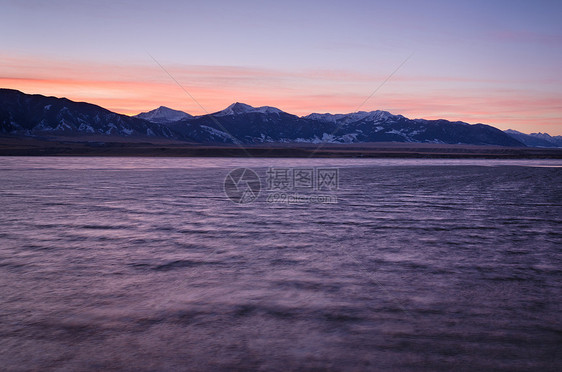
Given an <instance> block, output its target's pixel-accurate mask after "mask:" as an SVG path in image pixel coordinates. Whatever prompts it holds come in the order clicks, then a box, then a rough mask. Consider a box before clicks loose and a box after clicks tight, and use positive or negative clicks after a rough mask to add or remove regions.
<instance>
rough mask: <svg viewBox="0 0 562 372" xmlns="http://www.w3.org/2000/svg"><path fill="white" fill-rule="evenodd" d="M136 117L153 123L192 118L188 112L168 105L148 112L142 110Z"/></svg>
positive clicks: (173, 121)
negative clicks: (173, 108)
mask: <svg viewBox="0 0 562 372" xmlns="http://www.w3.org/2000/svg"><path fill="white" fill-rule="evenodd" d="M134 117H136V118H139V119H144V120H148V121H150V122H151V123H159V124H164V123H175V122H177V121H180V120H185V119H189V118H192V117H193V116H191V115H189V114H188V113H187V112H183V111H178V110H172V109H171V108H168V107H166V106H160V107H158V108H157V109H154V110H152V111H148V112H142V113H140V114H138V115H135V116H134Z"/></svg>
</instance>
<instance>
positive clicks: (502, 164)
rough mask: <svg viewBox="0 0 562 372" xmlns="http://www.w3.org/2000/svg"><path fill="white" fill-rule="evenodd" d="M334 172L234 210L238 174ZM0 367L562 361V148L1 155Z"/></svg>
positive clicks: (539, 364)
mask: <svg viewBox="0 0 562 372" xmlns="http://www.w3.org/2000/svg"><path fill="white" fill-rule="evenodd" d="M297 166H298V167H332V168H339V189H338V190H336V191H335V194H337V200H338V202H337V203H335V204H319V203H306V204H297V205H291V204H283V203H271V202H267V201H266V194H265V190H263V191H262V194H260V196H259V197H258V199H257V200H256V201H254V202H253V203H249V204H243V205H238V204H235V203H233V202H231V201H230V200H229V199H228V198H227V197H226V196H225V194H224V190H223V180H224V178H225V176H226V175H227V173H228V172H229V171H230V170H232V169H234V168H237V167H249V168H251V169H254V170H256V172H257V173H258V174H259V175H264V176H265V172H266V169H267V168H268V167H297ZM0 208H1V209H0V210H1V212H0V213H1V214H0V216H1V224H0V370H6V371H28V370H73V371H74V370H81V371H84V370H85V371H93V370H125V371H139V370H140V371H176V370H194V371H197V370H202V371H203V370H221V371H222V370H224V371H231V370H263V371H287V370H295V371H296V370H299V371H302V370H354V371H355V370H357V371H361V370H411V371H419V370H431V371H434V370H447V371H448V370H498V371H514V370H521V371H523V370H537V371H539V370H540V371H545V370H551V371H555V370H560V368H561V366H562V353H561V352H560V350H561V345H562V317H561V316H560V314H561V313H562V306H561V305H562V244H561V243H562V163H561V162H560V161H493V160H481V161H475V160H368V159H356V160H353V159H313V160H309V159H221V158H214V159H197V158H196V159H191V158H179V159H172V158H162V159H157V158H0Z"/></svg>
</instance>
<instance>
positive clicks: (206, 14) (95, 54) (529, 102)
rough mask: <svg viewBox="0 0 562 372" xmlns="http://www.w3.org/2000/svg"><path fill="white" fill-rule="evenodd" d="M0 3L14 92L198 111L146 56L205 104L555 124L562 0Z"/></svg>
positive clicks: (3, 64) (536, 127) (0, 64)
mask: <svg viewBox="0 0 562 372" xmlns="http://www.w3.org/2000/svg"><path fill="white" fill-rule="evenodd" d="M0 3H1V4H0V7H1V9H2V11H1V13H0V35H1V36H0V40H1V45H2V49H1V51H0V56H1V58H0V80H1V83H0V86H2V87H5V88H14V89H20V90H23V91H24V92H26V93H41V94H48V95H55V96H66V97H68V98H71V99H75V100H84V101H89V102H93V103H97V104H100V105H102V106H104V107H107V108H109V109H112V110H115V111H118V112H122V113H127V114H133V113H138V112H140V111H146V110H150V109H152V108H155V107H157V106H160V105H166V106H169V107H172V108H175V109H181V110H184V111H187V112H190V113H192V114H202V113H203V112H202V110H201V109H200V108H199V106H198V105H197V104H196V103H194V102H193V101H192V100H191V99H190V98H189V97H188V96H187V95H186V94H185V93H184V92H183V91H182V90H181V89H180V88H179V87H178V86H177V85H176V84H175V83H174V81H173V80H171V79H170V77H169V76H168V75H167V74H166V73H165V72H164V71H162V69H161V68H160V67H159V66H158V65H157V64H156V63H155V62H154V61H153V60H152V59H151V57H150V56H149V53H150V54H151V55H152V56H154V58H156V59H157V60H158V61H159V62H160V63H161V64H162V65H163V66H164V67H165V68H166V69H167V70H168V71H169V72H170V73H171V74H172V75H173V76H174V78H176V79H177V80H178V81H179V82H180V83H181V84H182V85H183V86H184V87H185V88H186V89H187V90H188V91H189V92H190V93H191V94H192V95H193V96H194V97H195V98H196V99H197V100H198V101H199V103H200V104H201V105H203V107H205V109H206V110H207V111H209V112H212V111H217V110H220V109H222V108H224V107H226V106H227V105H229V104H230V103H232V102H234V101H240V102H246V103H248V104H251V105H254V106H259V105H271V106H277V107H279V108H281V109H283V110H285V111H288V112H291V113H294V114H308V113H311V112H333V113H336V112H353V111H355V110H357V109H361V110H365V111H370V110H375V109H382V110H387V111H391V112H393V113H396V114H403V115H405V116H408V117H411V118H416V117H425V118H445V119H451V120H464V121H468V122H471V123H476V122H483V123H487V124H491V125H494V126H497V127H498V128H500V129H507V128H513V129H517V130H520V131H523V132H527V133H528V132H538V131H542V132H545V131H546V132H549V133H550V134H556V135H562V73H561V71H562V67H561V66H562V21H561V20H562V1H532V2H531V1H474V0H473V1H345V2H344V1H302V0H301V1H284V2H274V1H209V0H207V1H187V2H180V1H168V2H164V3H159V2H155V1H150V2H149V1H96V2H86V1H59V0H54V1H26V0H18V1H1V0H0ZM412 54H413V55H412ZM410 55H412V57H411V58H410V59H409V60H408V61H407V62H406V63H405V64H404V65H403V66H402V67H401V68H400V69H399V70H398V71H397V72H396V74H395V75H393V77H392V78H391V79H390V80H389V81H388V82H387V83H386V84H384V86H383V87H382V88H381V89H380V90H378V91H377V93H376V94H375V95H374V96H373V97H372V98H371V99H369V100H368V101H367V102H366V103H365V104H364V105H363V106H361V107H359V106H360V105H361V103H362V102H363V101H364V100H365V98H367V97H368V96H369V95H370V94H371V93H372V92H373V91H374V90H375V88H377V87H378V86H379V85H380V84H381V83H382V82H383V81H384V80H385V79H386V78H387V77H388V76H389V74H391V73H392V72H393V71H395V70H396V68H397V67H398V66H399V65H400V64H401V63H403V62H404V61H405V60H406V59H407V58H408V56H410Z"/></svg>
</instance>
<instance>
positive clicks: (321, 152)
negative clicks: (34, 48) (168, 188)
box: [0, 137, 562, 159]
mask: <svg viewBox="0 0 562 372" xmlns="http://www.w3.org/2000/svg"><path fill="white" fill-rule="evenodd" d="M143 141H146V140H136V141H135V140H131V141H127V142H122V141H115V139H105V138H99V137H98V138H92V139H88V140H82V141H80V140H77V139H71V140H69V139H66V138H56V139H38V138H29V137H28V138H21V137H20V138H16V137H0V156H124V157H128V156H140V157H142V156H146V157H294V158H307V157H315V158H459V159H461V158H482V159H562V148H536V147H502V146H477V145H448V144H431V143H404V142H374V143H354V144H310V143H302V144H300V143H271V144H259V145H245V146H243V147H239V146H236V145H231V144H230V145H223V144H217V145H211V144H192V143H186V142H179V141H165V140H160V141H154V142H143Z"/></svg>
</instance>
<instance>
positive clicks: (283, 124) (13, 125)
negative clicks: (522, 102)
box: [0, 89, 562, 147]
mask: <svg viewBox="0 0 562 372" xmlns="http://www.w3.org/2000/svg"><path fill="white" fill-rule="evenodd" d="M0 133H3V134H7V135H12V136H14V135H16V136H43V137H45V136H49V135H50V136H71V137H84V138H86V137H87V136H91V135H97V136H99V135H101V136H113V137H123V138H132V137H134V138H165V139H173V140H180V141H187V142H191V143H204V144H220V143H225V144H228V143H240V144H260V143H348V144H349V143H367V142H416V143H440V144H472V145H500V146H519V147H525V146H531V147H532V146H541V147H562V137H561V136H556V137H552V136H549V135H548V134H544V133H535V134H531V135H526V134H523V133H520V132H516V131H511V130H508V131H506V132H503V131H501V130H499V129H497V128H494V127H492V126H489V125H484V124H468V123H464V122H459V121H457V122H451V121H447V120H426V119H408V118H406V117H404V116H402V115H394V114H391V113H389V112H386V111H378V110H377V111H371V112H364V111H360V112H355V113H350V114H327V113H326V114H319V113H314V114H310V115H307V116H301V117H299V116H296V115H292V114H290V113H287V112H284V111H282V110H279V109H277V108H275V107H270V106H263V107H252V106H250V105H247V104H244V103H238V102H237V103H234V104H232V105H230V106H228V107H227V108H226V109H224V110H221V111H218V112H214V113H210V114H205V115H200V116H192V115H190V114H188V113H185V112H182V111H178V110H172V109H169V108H167V107H164V106H161V107H159V108H157V109H155V110H152V111H149V112H145V113H141V114H138V115H136V116H133V117H130V116H126V115H121V114H117V113H114V112H111V111H109V110H106V109H104V108H102V107H100V106H96V105H93V104H89V103H84V102H74V101H71V100H68V99H66V98H56V97H46V96H42V95H36V94H35V95H29V94H25V93H22V92H20V91H17V90H11V89H0Z"/></svg>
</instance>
